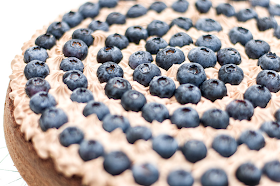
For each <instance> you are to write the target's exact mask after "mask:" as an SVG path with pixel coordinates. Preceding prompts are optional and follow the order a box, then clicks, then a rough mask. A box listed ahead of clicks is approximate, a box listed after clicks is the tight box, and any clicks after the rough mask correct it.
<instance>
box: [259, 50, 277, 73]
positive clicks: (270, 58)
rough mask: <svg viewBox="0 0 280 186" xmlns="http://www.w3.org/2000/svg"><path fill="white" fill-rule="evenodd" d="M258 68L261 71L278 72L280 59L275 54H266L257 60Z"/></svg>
mask: <svg viewBox="0 0 280 186" xmlns="http://www.w3.org/2000/svg"><path fill="white" fill-rule="evenodd" d="M258 66H260V67H261V68H262V69H263V70H274V71H276V72H279V71H280V57H279V56H277V55H276V54H275V53H272V52H268V53H266V54H264V55H263V56H262V57H260V58H259V60H258Z"/></svg>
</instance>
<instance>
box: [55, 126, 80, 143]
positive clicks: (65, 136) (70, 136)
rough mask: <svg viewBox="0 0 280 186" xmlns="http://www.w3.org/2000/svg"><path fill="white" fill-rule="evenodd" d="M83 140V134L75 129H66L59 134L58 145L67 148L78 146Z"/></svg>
mask: <svg viewBox="0 0 280 186" xmlns="http://www.w3.org/2000/svg"><path fill="white" fill-rule="evenodd" d="M83 139H84V133H83V131H81V130H80V129H79V128H77V127H67V128H66V129H64V130H63V131H62V132H61V133H60V134H59V141H60V144H61V145H62V146H64V147H69V146H70V145H72V144H80V143H81V142H82V141H83Z"/></svg>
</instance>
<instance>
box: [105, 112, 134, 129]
mask: <svg viewBox="0 0 280 186" xmlns="http://www.w3.org/2000/svg"><path fill="white" fill-rule="evenodd" d="M102 126H103V129H104V130H106V131H107V132H113V131H114V130H115V129H117V128H120V129H122V131H123V132H126V131H127V129H128V128H129V127H130V123H129V121H128V119H127V118H125V117H123V116H119V115H110V114H108V115H106V116H105V117H104V118H103V124H102Z"/></svg>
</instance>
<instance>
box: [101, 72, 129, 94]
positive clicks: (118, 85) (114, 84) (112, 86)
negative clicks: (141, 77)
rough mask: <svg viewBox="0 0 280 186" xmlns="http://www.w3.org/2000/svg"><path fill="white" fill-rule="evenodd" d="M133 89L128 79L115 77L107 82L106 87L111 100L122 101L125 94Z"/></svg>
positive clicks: (106, 92)
mask: <svg viewBox="0 0 280 186" xmlns="http://www.w3.org/2000/svg"><path fill="white" fill-rule="evenodd" d="M131 89H132V87H131V85H130V83H129V82H128V81H127V80H126V79H124V78H121V77H114V78H112V79H110V80H109V81H108V82H107V84H106V86H105V94H106V95H107V96H108V98H110V99H111V98H113V99H121V98H122V96H123V94H124V93H125V92H126V91H128V90H131Z"/></svg>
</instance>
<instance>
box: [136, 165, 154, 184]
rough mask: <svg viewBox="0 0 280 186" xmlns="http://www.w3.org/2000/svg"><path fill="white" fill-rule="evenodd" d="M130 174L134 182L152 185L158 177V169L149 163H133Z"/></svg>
mask: <svg viewBox="0 0 280 186" xmlns="http://www.w3.org/2000/svg"><path fill="white" fill-rule="evenodd" d="M132 174H133V178H134V180H135V182H136V183H137V184H139V185H152V184H153V183H155V182H156V181H157V180H158V178H159V171H158V169H157V168H156V167H155V166H154V165H153V164H150V163H144V164H141V165H134V166H133V167H132Z"/></svg>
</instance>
